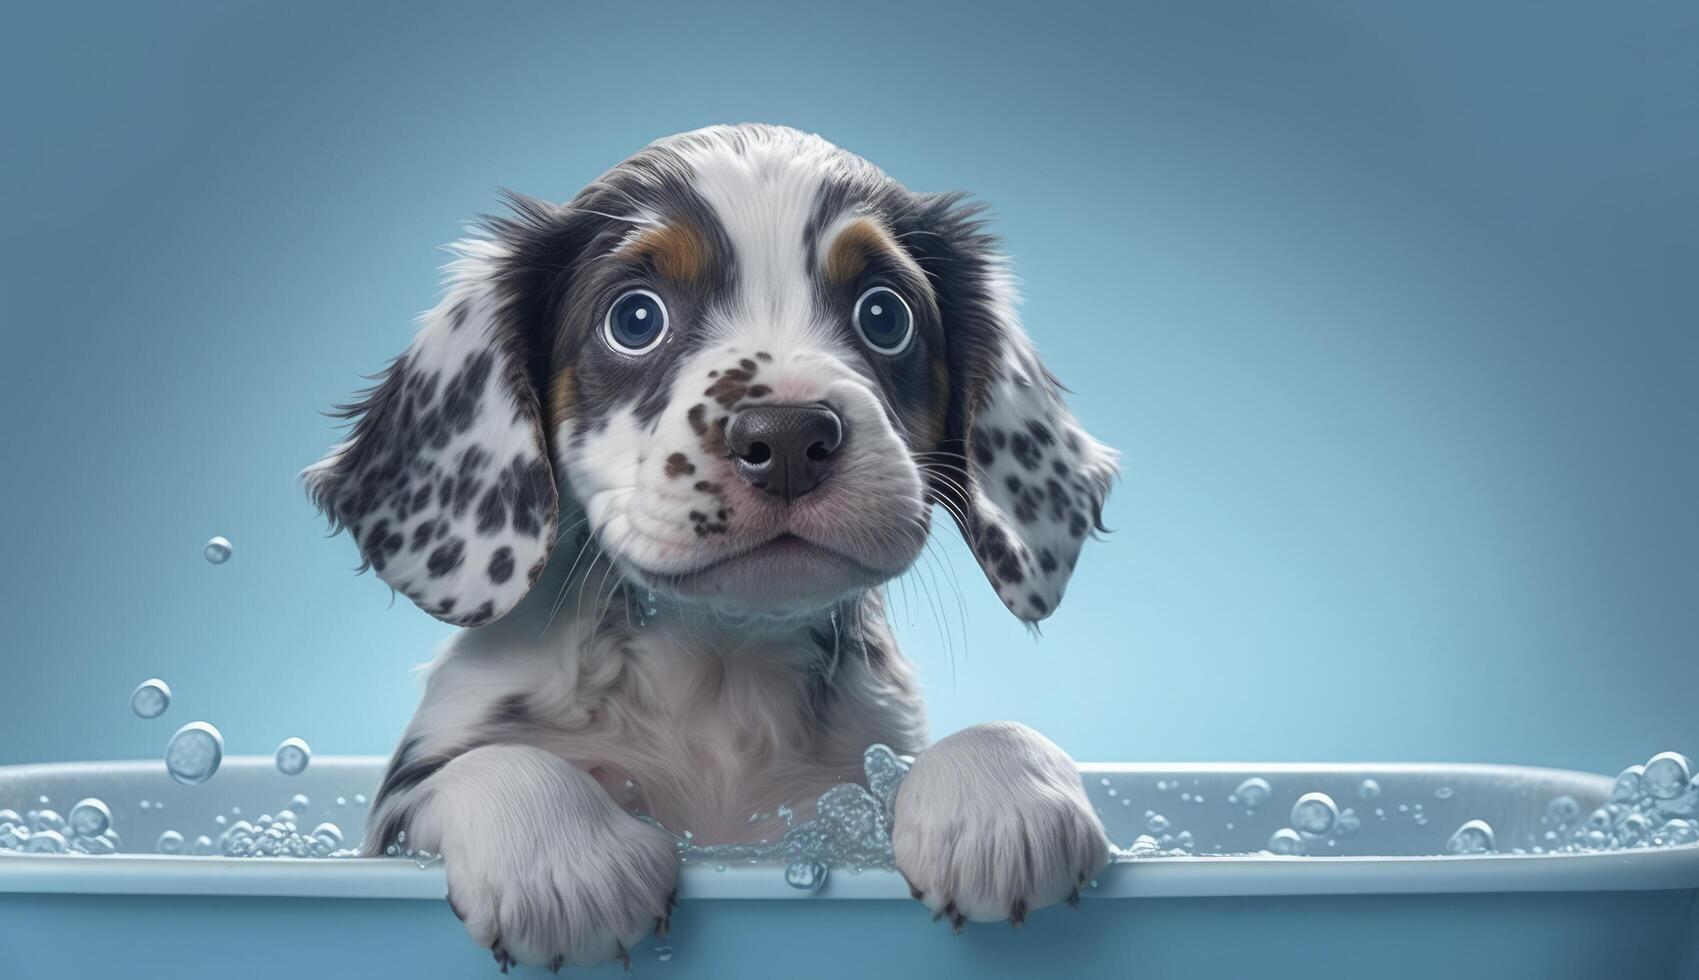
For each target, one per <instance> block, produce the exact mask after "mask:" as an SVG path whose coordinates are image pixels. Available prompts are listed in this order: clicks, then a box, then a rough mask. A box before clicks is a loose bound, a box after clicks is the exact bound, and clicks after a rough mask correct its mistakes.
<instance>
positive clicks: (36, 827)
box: [29, 810, 65, 834]
mask: <svg viewBox="0 0 1699 980" xmlns="http://www.w3.org/2000/svg"><path fill="white" fill-rule="evenodd" d="M29 829H30V832H31V833H35V834H39V833H42V832H43V831H48V830H52V831H57V832H63V831H64V830H65V818H64V817H61V816H60V815H59V812H58V811H57V810H37V811H35V815H34V816H32V817H30V826H29Z"/></svg>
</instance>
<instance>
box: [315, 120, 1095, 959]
mask: <svg viewBox="0 0 1699 980" xmlns="http://www.w3.org/2000/svg"><path fill="white" fill-rule="evenodd" d="M509 203H510V206H511V214H510V215H508V216H506V217H501V218H495V219H491V220H489V221H488V222H487V225H486V226H485V227H484V229H483V233H482V234H481V235H480V236H479V237H475V238H472V239H468V240H465V241H462V242H460V243H459V244H458V245H456V246H455V252H456V258H455V260H454V261H453V262H452V263H451V264H450V265H449V267H448V290H447V295H446V296H445V297H444V298H443V300H442V302H441V303H440V304H439V305H438V306H437V307H436V309H434V310H432V311H431V312H430V313H428V314H427V315H426V316H425V317H424V320H423V324H422V326H421V328H420V330H419V332H418V335H417V337H416V338H415V339H414V341H413V344H412V346H411V347H409V348H408V349H407V351H406V352H405V353H403V354H402V355H401V356H400V357H399V358H398V359H397V360H396V361H395V363H394V364H393V365H392V366H391V367H390V369H389V370H388V372H387V373H386V374H385V375H384V376H383V377H382V380H381V381H380V383H378V384H377V385H376V386H375V387H374V388H372V389H371V390H369V391H367V392H366V393H365V394H364V396H363V397H362V398H361V399H360V400H359V402H358V403H357V404H355V405H352V406H350V407H348V409H347V416H348V417H349V418H350V419H351V420H353V427H352V432H351V437H350V438H349V439H348V440H347V441H346V442H344V443H342V444H341V445H338V446H336V447H335V448H334V449H332V450H331V452H330V454H329V455H328V456H326V457H325V459H324V460H322V461H321V462H319V463H317V464H316V465H314V466H312V467H310V468H309V469H308V470H307V471H306V473H305V474H304V477H305V480H306V482H307V484H308V487H309V488H310V491H311V493H312V496H313V498H314V500H315V501H316V502H317V503H318V505H319V506H320V507H321V508H322V509H323V510H324V512H325V513H326V514H327V515H328V516H329V517H330V518H331V520H332V521H333V522H334V523H335V524H336V525H338V526H341V527H345V528H347V530H348V531H349V532H350V533H352V534H353V536H354V539H355V541H356V542H358V544H359V547H360V553H361V554H362V556H363V557H364V559H365V561H366V562H367V563H368V564H369V565H370V567H371V568H372V569H374V570H375V571H376V572H377V574H378V576H379V577H381V578H382V579H383V580H384V581H385V582H387V583H388V584H389V585H390V586H392V587H393V588H395V589H396V590H399V591H400V592H401V593H403V594H404V595H406V596H407V597H408V598H410V599H412V600H413V601H414V602H416V603H418V604H419V606H421V607H422V608H423V609H425V610H426V611H427V612H429V613H430V614H431V615H433V616H436V617H437V618H439V619H442V620H444V621H446V622H449V623H453V624H455V625H458V626H464V627H467V629H465V630H464V631H462V632H459V633H457V634H456V635H455V636H454V637H453V638H452V639H450V640H449V641H448V643H447V645H446V647H445V648H444V649H443V650H442V651H441V653H440V655H439V656H438V658H437V659H436V661H435V662H434V664H433V665H432V666H431V668H430V673H429V680H428V682H427V685H426V690H425V695H424V701H423V703H422V704H421V705H420V707H419V710H418V713H417V715H416V716H415V717H414V719H413V722H412V724H411V725H410V726H409V727H408V729H407V732H406V734H405V735H404V736H403V738H402V740H401V743H400V746H399V747H398V748H397V749H396V751H395V755H394V758H393V759H392V760H391V762H390V765H389V769H388V772H387V773H386V775H385V776H384V779H383V784H382V787H381V788H380V789H379V791H378V795H377V798H376V801H375V803H374V807H373V811H372V815H371V816H372V819H371V821H370V826H369V829H368V832H367V835H366V839H365V848H366V851H367V852H368V853H381V852H382V851H383V850H384V849H385V847H386V846H387V845H388V844H390V843H392V842H394V841H396V840H398V839H401V838H402V835H403V833H405V835H406V836H405V840H406V842H407V846H412V847H418V848H423V849H426V850H429V851H432V852H440V853H441V854H442V856H443V859H444V861H445V863H446V868H447V874H448V882H449V897H450V900H451V902H452V903H453V906H454V909H455V911H456V912H457V913H458V914H459V915H460V917H461V918H462V919H463V920H464V921H465V924H466V928H467V930H468V931H469V932H470V933H471V934H472V937H473V938H474V939H475V940H476V941H477V942H478V943H480V944H482V945H484V946H487V947H489V948H490V949H492V950H493V951H494V953H495V957H496V959H497V960H498V961H499V962H500V963H501V964H502V965H503V966H504V967H505V966H506V965H508V964H509V963H512V962H527V963H541V964H545V965H551V966H555V967H559V966H561V965H564V964H568V963H577V964H588V963H595V962H600V961H605V960H608V959H620V958H623V957H624V956H625V950H626V949H628V948H630V947H631V946H632V945H633V944H634V943H636V942H638V941H639V940H640V939H641V937H642V936H643V935H644V934H645V933H648V932H650V931H651V930H654V929H656V928H657V926H659V927H661V928H663V929H664V927H665V925H666V923H667V919H668V913H669V910H670V907H671V903H672V896H673V891H674V882H675V878H676V875H677V858H676V853H675V848H674V841H673V838H672V837H671V836H670V835H669V833H668V832H667V831H666V830H662V829H661V826H664V827H666V828H668V830H671V831H673V832H680V833H682V832H684V831H689V832H691V834H692V835H693V836H694V838H695V839H696V840H697V841H714V842H734V841H753V840H756V839H760V838H774V837H776V836H778V835H779V834H780V833H782V831H783V827H782V825H775V823H774V819H773V818H771V817H757V818H756V819H754V820H752V819H751V814H759V815H769V814H773V813H774V812H775V810H776V809H777V808H778V806H779V805H780V804H785V803H790V804H793V805H795V804H799V803H803V802H804V801H809V800H812V799H814V798H815V797H816V796H817V795H818V794H819V793H820V792H822V791H824V790H825V789H826V788H828V787H830V786H831V785H833V784H835V783H839V782H845V781H854V780H858V779H860V778H861V771H860V760H861V754H862V751H863V750H864V749H865V748H866V747H867V746H868V745H869V744H871V743H874V742H883V743H885V744H887V745H889V746H892V747H893V748H894V749H896V750H897V751H898V752H901V753H913V754H917V755H918V757H919V758H918V760H917V761H916V763H915V765H914V769H913V771H912V772H911V773H910V775H909V777H908V778H907V780H906V781H905V782H904V783H903V785H902V788H901V791H900V793H899V794H898V796H897V799H896V802H895V808H894V815H893V824H892V840H893V844H894V846H895V850H896V861H897V866H898V868H899V869H900V870H901V871H902V873H903V874H904V875H905V876H906V877H907V879H908V880H909V882H910V884H911V885H912V887H913V889H914V893H915V895H916V896H917V897H918V898H919V899H920V900H921V901H922V902H924V903H925V904H926V906H927V907H928V908H929V909H931V910H932V911H933V912H934V913H937V914H941V915H944V916H947V917H948V918H949V919H950V920H951V921H952V923H953V924H954V925H956V926H957V927H960V925H961V924H962V922H964V921H965V920H969V919H972V920H989V919H999V918H1007V919H1012V920H1013V921H1014V922H1015V923H1016V924H1017V925H1018V924H1019V923H1020V922H1021V921H1022V919H1023V918H1024V917H1025V916H1026V914H1027V913H1028V912H1029V911H1031V910H1032V909H1035V908H1038V907H1040V906H1043V905H1048V904H1050V903H1053V902H1057V901H1060V900H1063V899H1068V898H1071V897H1075V896H1077V889H1078V887H1079V886H1080V884H1081V883H1082V882H1084V881H1086V880H1087V879H1088V878H1089V877H1091V876H1092V875H1093V874H1095V873H1096V872H1097V871H1098V870H1099V869H1100V868H1101V867H1102V866H1103V865H1104V863H1105V861H1106V860H1107V847H1108V845H1107V841H1106V840H1105V837H1104V833H1103V829H1102V826H1101V825H1100V823H1099V822H1098V819H1097V817H1096V816H1095V815H1094V813H1093V810H1092V807H1091V806H1090V804H1089V803H1088V802H1087V800H1086V797H1085V795H1084V793H1083V792H1082V790H1081V787H1080V784H1079V779H1078V775H1077V773H1076V771H1075V769H1074V765H1073V763H1072V762H1071V760H1070V759H1069V758H1068V757H1067V756H1066V755H1065V754H1063V753H1062V751H1061V750H1060V749H1058V748H1057V747H1056V746H1055V745H1054V744H1052V743H1050V742H1049V741H1047V740H1045V739H1044V738H1043V737H1042V736H1040V735H1039V734H1038V733H1036V732H1034V731H1032V730H1030V729H1027V728H1024V727H1021V726H1019V725H1014V724H989V725H980V726H976V727H974V728H970V729H967V730H965V731H962V732H958V733H957V734H955V735H952V736H950V737H949V738H946V739H944V740H943V741H940V742H937V743H935V744H933V745H931V746H930V747H928V746H927V738H926V725H925V722H924V718H923V710H922V705H921V700H920V695H919V692H918V690H917V685H916V683H915V679H914V674H913V670H912V668H911V667H910V665H909V664H908V663H907V662H906V661H905V660H904V659H903V658H902V657H901V655H900V654H899V653H898V652H897V649H896V646H895V644H894V643H893V640H892V634H891V628H890V625H889V623H888V622H887V618H886V615H885V610H884V599H883V594H882V589H881V586H882V585H883V583H885V582H887V581H889V580H890V579H891V578H893V577H894V576H897V575H899V574H900V573H902V572H903V571H904V570H905V569H907V568H908V567H909V566H910V565H911V564H912V563H913V562H914V561H915V559H916V557H917V556H918V555H919V554H920V552H921V549H922V547H923V546H924V544H925V542H926V539H927V533H928V530H929V525H930V519H931V512H932V509H933V507H934V506H935V505H936V506H940V507H942V508H943V509H944V510H945V511H946V512H948V513H949V514H950V516H951V517H952V518H954V520H955V522H956V523H957V524H958V525H959V526H960V527H961V529H962V531H963V533H964V534H965V535H966V537H967V539H968V541H969V542H970V543H971V545H972V548H973V552H974V554H975V555H976V556H978V559H979V562H980V564H981V565H982V566H983V567H984V569H985V572H986V575H987V576H988V577H989V578H990V580H991V584H992V585H993V586H994V587H995V588H996V590H997V594H998V596H999V597H1000V598H1001V599H1002V601H1003V603H1004V604H1005V605H1007V606H1008V608H1009V609H1010V610H1011V611H1013V612H1014V614H1015V615H1016V616H1018V617H1020V618H1021V619H1022V620H1026V621H1028V622H1035V621H1037V620H1040V619H1043V618H1044V617H1045V616H1048V615H1049V614H1050V613H1051V612H1052V611H1053V610H1054V609H1055V608H1056V605H1057V603H1058V602H1059V601H1060V600H1061V597H1062V590H1063V588H1064V586H1065V585H1066V584H1067V581H1068V577H1069V574H1070V572H1071V571H1072V569H1073V567H1074V562H1075V559H1076V558H1077V557H1078V555H1079V550H1080V545H1081V543H1082V542H1083V541H1084V539H1085V538H1086V536H1087V534H1088V533H1090V532H1091V530H1092V529H1093V527H1094V526H1095V525H1096V523H1097V517H1098V514H1099V511H1100V508H1101V505H1102V503H1103V498H1104V494H1105V492H1106V490H1107V488H1108V486H1109V483H1110V479H1111V477H1112V476H1113V474H1114V454H1113V453H1112V452H1111V451H1110V450H1108V449H1106V448H1105V447H1104V446H1102V445H1100V444H1099V443H1097V442H1096V441H1094V440H1093V439H1092V438H1091V437H1090V436H1088V435H1087V434H1086V433H1085V432H1084V431H1083V430H1082V429H1081V428H1080V427H1079V425H1078V424H1077V423H1076V422H1075V421H1074V419H1073V417H1072V416H1071V415H1070V414H1069V412H1068V410H1067V408H1066V407H1065V406H1064V405H1063V403H1062V400H1061V398H1060V397H1059V395H1058V388H1057V384H1056V382H1055V381H1054V379H1052V378H1051V376H1050V375H1049V374H1048V373H1047V372H1046V371H1045V369H1044V367H1043V366H1042V365H1041V364H1040V363H1039V361H1038V359H1037V357H1036V355H1035V354H1034V352H1033V349H1032V346H1031V344H1030V343H1029V342H1028V340H1027V338H1026V336H1025V334H1024V333H1023V332H1022V329H1021V326H1020V323H1019V321H1018V320H1017V319H1016V315H1015V295H1014V291H1013V289H1012V287H1011V285H1010V275H1009V272H1008V269H1007V265H1006V262H1005V260H1004V258H1003V257H1002V255H1001V254H1000V253H999V252H998V250H997V245H996V242H995V240H994V239H993V238H992V237H991V236H990V235H989V234H988V233H987V232H986V231H985V230H984V228H983V226H982V222H981V219H980V216H979V215H980V209H979V207H978V206H976V205H973V204H968V203H964V201H963V198H962V196H961V195H956V194H915V193H911V192H909V191H908V190H906V189H904V188H903V187H902V186H901V185H900V184H898V183H897V182H896V181H894V180H892V179H890V178H889V177H886V176H885V175H884V174H883V173H881V172H880V171H879V170H878V169H876V168H875V167H873V166H872V165H871V164H869V163H867V162H866V161H864V160H862V159H860V158H858V157H855V156H853V155H851V154H849V153H847V152H845V151H843V150H840V149H838V148H837V147H834V146H832V145H831V144H829V143H827V142H825V141H824V140H822V139H820V138H819V137H816V136H811V135H806V134H803V133H800V132H796V131H794V130H790V129H784V128H780V127H774V126H753V125H751V126H736V127H721V126H716V127H712V128H709V129H704V130H700V131H697V132H692V133H685V134H683V135H679V136H674V137H670V138H668V139H664V140H661V141H659V142H656V143H654V144H652V145H650V146H649V147H647V148H646V149H644V150H643V151H641V152H639V153H638V154H637V155H636V156H633V157H632V158H631V159H629V160H627V161H625V162H624V163H622V164H620V165H619V166H617V167H615V168H614V169H612V170H610V171H608V172H607V173H606V174H604V175H603V176H602V177H601V178H599V179H598V180H596V181H595V183H593V184H591V185H590V186H589V187H587V188H586V189H585V190H584V191H582V192H581V193H579V194H578V195H577V196H576V197H574V198H573V199H572V200H571V201H570V202H568V203H566V204H562V205H554V204H547V203H543V202H540V201H535V200H531V199H527V198H519V197H514V198H512V199H511V200H510V202H509ZM639 815H641V816H642V817H645V818H648V819H640V818H639ZM657 824H658V825H659V826H658V825H657Z"/></svg>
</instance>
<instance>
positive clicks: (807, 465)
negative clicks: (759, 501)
mask: <svg viewBox="0 0 1699 980" xmlns="http://www.w3.org/2000/svg"><path fill="white" fill-rule="evenodd" d="M843 442H844V424H843V420H842V419H840V418H838V413H836V412H834V411H832V410H831V409H830V408H827V407H826V406H824V405H761V406H758V407H755V408H746V409H744V410H743V411H741V412H738V413H737V415H736V416H735V417H734V418H733V419H732V421H731V425H730V426H729V427H727V429H726V445H727V446H728V447H729V448H730V449H731V451H732V454H733V456H734V457H735V464H734V465H735V466H736V467H737V474H738V476H740V477H742V478H743V479H744V481H745V482H746V483H748V484H749V485H750V486H752V487H755V488H756V489H758V490H762V491H764V492H766V493H770V494H772V495H773V496H775V497H778V498H779V499H781V500H784V501H786V502H787V503H788V502H790V501H792V500H795V499H796V498H798V497H800V496H802V495H803V494H805V493H807V492H808V491H810V490H812V489H814V488H815V487H817V486H819V485H820V484H821V483H823V482H824V481H825V479H826V477H827V476H829V475H830V474H831V472H832V466H833V463H834V458H833V454H834V453H836V452H837V451H838V447H839V446H842V445H843Z"/></svg>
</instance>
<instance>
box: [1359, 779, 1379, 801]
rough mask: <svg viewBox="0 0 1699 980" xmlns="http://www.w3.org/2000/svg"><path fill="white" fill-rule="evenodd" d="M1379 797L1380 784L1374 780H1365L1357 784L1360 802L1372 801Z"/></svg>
mask: <svg viewBox="0 0 1699 980" xmlns="http://www.w3.org/2000/svg"><path fill="white" fill-rule="evenodd" d="M1379 796H1380V783H1377V782H1375V781H1374V780H1372V779H1365V780H1363V781H1362V782H1360V783H1358V784H1357V798H1358V799H1359V800H1372V799H1376V798H1378V797H1379Z"/></svg>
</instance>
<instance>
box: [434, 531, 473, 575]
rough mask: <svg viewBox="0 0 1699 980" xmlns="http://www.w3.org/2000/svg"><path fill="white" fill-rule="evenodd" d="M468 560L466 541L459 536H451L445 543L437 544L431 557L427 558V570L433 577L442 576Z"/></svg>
mask: <svg viewBox="0 0 1699 980" xmlns="http://www.w3.org/2000/svg"><path fill="white" fill-rule="evenodd" d="M465 560H466V542H465V541H462V540H461V539H459V538H449V539H448V541H447V542H446V543H444V544H440V545H437V547H436V550H435V551H432V552H431V557H429V558H427V559H425V571H427V572H429V573H430V575H431V578H442V577H443V576H444V575H447V574H448V573H449V572H452V571H454V570H455V569H456V568H459V567H460V563H461V562H462V561H465Z"/></svg>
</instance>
